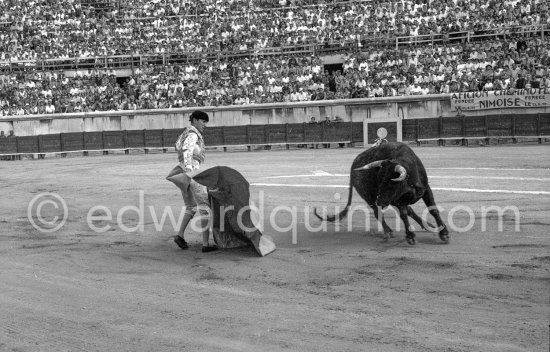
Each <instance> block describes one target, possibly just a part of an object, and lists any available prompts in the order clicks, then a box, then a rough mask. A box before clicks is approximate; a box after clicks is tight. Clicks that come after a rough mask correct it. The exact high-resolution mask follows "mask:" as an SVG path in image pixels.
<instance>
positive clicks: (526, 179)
mask: <svg viewBox="0 0 550 352" xmlns="http://www.w3.org/2000/svg"><path fill="white" fill-rule="evenodd" d="M348 176H349V174H329V173H324V174H310V175H281V176H264V177H262V178H264V179H278V178H301V177H348ZM428 178H429V179H431V178H448V179H457V178H470V179H479V180H510V181H550V178H548V177H511V176H470V175H457V176H437V175H430V176H428Z"/></svg>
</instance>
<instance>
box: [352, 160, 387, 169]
mask: <svg viewBox="0 0 550 352" xmlns="http://www.w3.org/2000/svg"><path fill="white" fill-rule="evenodd" d="M383 162H384V160H377V161H373V162H372V163H369V164H367V165H365V166H362V167H358V168H357V169H354V170H370V169H373V168H375V167H380V165H381V164H382V163H383Z"/></svg>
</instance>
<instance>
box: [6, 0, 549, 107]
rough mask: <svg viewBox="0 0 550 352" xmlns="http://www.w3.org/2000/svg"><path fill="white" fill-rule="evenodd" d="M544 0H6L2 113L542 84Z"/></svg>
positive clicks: (545, 75) (545, 84)
mask: <svg viewBox="0 0 550 352" xmlns="http://www.w3.org/2000/svg"><path fill="white" fill-rule="evenodd" d="M549 36H550V16H549V13H548V2H547V0H532V1H531V0H513V1H506V0H504V1H503V0H416V1H383V0H373V1H299V0H290V1H288V0H247V1H239V0H226V1H222V0H201V1H188V0H152V1H144V0H139V1H128V0H113V1H108V0H97V1H94V0H73V1H59V0H31V1H21V0H0V109H1V110H0V116H13V115H28V114H49V113H71V112H93V111H110V110H136V109H164V108H178V107H190V106H223V105H244V104H262V103H282V102H295V101H310V100H334V99H353V98H369V97H385V96H402V95H415V94H418V95H421V94H442V93H443V94H444V93H453V92H472V91H482V90H486V91H487V90H489V91H492V90H506V89H526V88H542V89H544V88H548V89H550V68H549V67H550V38H549Z"/></svg>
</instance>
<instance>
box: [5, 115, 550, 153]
mask: <svg viewBox="0 0 550 352" xmlns="http://www.w3.org/2000/svg"><path fill="white" fill-rule="evenodd" d="M182 131H183V129H181V128H174V129H150V130H147V129H144V130H116V131H96V132H70V133H56V134H46V135H35V136H8V137H3V138H0V156H2V157H3V158H4V159H6V158H7V159H12V160H13V159H20V158H21V156H22V155H33V157H34V155H37V156H38V157H39V158H41V157H44V156H45V154H62V155H66V154H67V153H74V152H77V153H82V154H83V155H88V154H89V152H103V154H108V153H109V152H111V151H124V152H125V153H126V154H129V152H130V150H135V149H137V150H143V151H144V152H145V153H149V151H151V150H162V152H167V151H168V150H172V149H173V147H174V144H175V141H176V140H177V138H178V136H179V135H180V134H181V133H182ZM370 138H371V137H369V140H370ZM548 138H550V114H542V113H538V114H511V115H503V114H488V115H483V116H464V115H463V116H456V117H439V118H415V119H404V120H402V140H403V141H404V142H416V143H417V144H418V145H420V144H421V143H422V142H432V141H437V142H438V144H439V145H441V146H444V145H445V144H446V142H447V141H455V142H456V143H459V144H462V145H468V141H469V140H471V139H474V140H485V142H486V143H487V144H488V143H489V142H490V140H491V139H495V140H497V142H498V141H500V140H503V139H511V140H512V141H513V143H517V142H518V140H519V139H537V140H538V142H539V143H542V140H543V139H548ZM204 139H205V143H206V145H207V146H208V147H216V148H223V150H224V151H226V150H227V148H228V147H247V149H248V150H249V151H250V150H251V148H252V147H255V146H263V147H265V149H270V148H271V147H272V146H277V145H279V146H283V147H285V146H286V148H287V149H289V148H290V146H291V145H297V146H302V147H304V146H306V147H307V146H308V145H312V146H316V147H317V146H318V145H319V144H323V145H324V146H325V147H329V146H330V144H336V143H337V144H340V145H341V146H342V145H343V144H348V145H351V146H353V145H354V144H355V143H363V144H365V143H368V142H367V141H365V140H364V136H363V122H332V123H329V124H326V123H307V122H303V123H286V124H264V125H241V126H217V127H207V128H206V130H205V132H204Z"/></svg>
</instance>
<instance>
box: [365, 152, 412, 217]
mask: <svg viewBox="0 0 550 352" xmlns="http://www.w3.org/2000/svg"><path fill="white" fill-rule="evenodd" d="M371 169H378V174H377V180H378V194H377V196H376V205H378V206H380V207H382V208H385V207H387V206H388V205H390V204H391V203H392V202H393V201H396V200H397V199H399V198H400V197H401V196H402V195H403V194H404V193H405V192H407V182H406V179H407V170H406V169H405V168H404V167H403V166H402V165H400V164H399V163H397V162H396V161H394V160H377V161H373V162H372V163H369V164H367V165H365V166H363V167H360V168H357V169H355V170H358V171H364V170H371Z"/></svg>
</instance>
